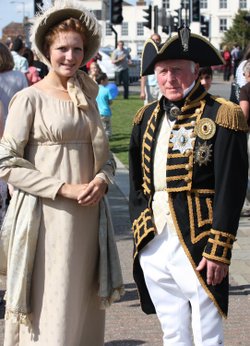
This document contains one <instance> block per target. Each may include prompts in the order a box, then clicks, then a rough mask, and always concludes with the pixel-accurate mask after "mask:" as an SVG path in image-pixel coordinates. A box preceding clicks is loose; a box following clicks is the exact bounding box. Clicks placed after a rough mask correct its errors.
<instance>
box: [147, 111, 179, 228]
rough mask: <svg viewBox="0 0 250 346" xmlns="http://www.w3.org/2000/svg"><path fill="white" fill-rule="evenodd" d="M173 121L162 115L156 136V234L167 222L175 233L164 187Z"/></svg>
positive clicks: (154, 204) (153, 205) (154, 200)
mask: <svg viewBox="0 0 250 346" xmlns="http://www.w3.org/2000/svg"><path fill="white" fill-rule="evenodd" d="M173 125H174V121H172V122H171V121H169V120H168V118H167V116H166V115H165V116H163V119H162V122H161V124H160V130H159V132H158V136H157V138H156V148H155V154H154V186H155V193H154V196H153V202H152V209H153V214H154V222H155V225H156V228H157V232H158V234H160V233H161V232H162V230H163V228H164V226H165V224H166V223H167V225H168V229H169V231H170V232H174V233H176V230H175V227H174V223H173V219H172V217H171V215H170V209H169V203H168V193H167V191H166V190H165V189H166V165H167V154H168V143H169V137H170V133H171V129H172V127H173Z"/></svg>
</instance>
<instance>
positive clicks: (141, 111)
mask: <svg viewBox="0 0 250 346" xmlns="http://www.w3.org/2000/svg"><path fill="white" fill-rule="evenodd" d="M153 102H155V101H153ZM153 102H151V103H153ZM151 103H148V104H146V105H145V106H143V107H141V108H140V109H139V110H138V111H137V113H136V115H135V117H134V119H133V125H138V124H140V122H141V121H142V118H143V114H144V112H145V110H146V109H147V108H148V107H149V106H150V105H151Z"/></svg>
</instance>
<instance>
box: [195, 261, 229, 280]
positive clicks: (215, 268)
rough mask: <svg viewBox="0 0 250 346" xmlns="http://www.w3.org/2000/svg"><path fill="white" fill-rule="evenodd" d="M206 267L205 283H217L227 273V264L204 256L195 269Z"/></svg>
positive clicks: (199, 269)
mask: <svg viewBox="0 0 250 346" xmlns="http://www.w3.org/2000/svg"><path fill="white" fill-rule="evenodd" d="M205 267H207V284H208V285H213V286H215V285H218V284H220V283H221V281H222V280H223V279H224V278H225V277H226V276H227V274H228V265H227V264H225V263H222V262H219V261H212V260H208V259H206V258H205V257H203V258H202V260H201V261H200V263H199V265H198V267H197V268H196V270H197V271H199V272H200V271H202V270H203V269H204V268H205Z"/></svg>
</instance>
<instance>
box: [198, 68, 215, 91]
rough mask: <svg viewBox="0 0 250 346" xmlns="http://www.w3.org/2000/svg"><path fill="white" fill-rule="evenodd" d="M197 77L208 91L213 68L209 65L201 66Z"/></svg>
mask: <svg viewBox="0 0 250 346" xmlns="http://www.w3.org/2000/svg"><path fill="white" fill-rule="evenodd" d="M199 77H200V80H201V84H202V85H203V86H204V88H205V89H206V91H208V90H209V89H210V87H211V84H212V80H213V70H212V68H211V67H210V66H206V67H201V68H200V70H199Z"/></svg>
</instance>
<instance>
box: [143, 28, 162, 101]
mask: <svg viewBox="0 0 250 346" xmlns="http://www.w3.org/2000/svg"><path fill="white" fill-rule="evenodd" d="M150 38H151V40H153V41H154V42H155V44H156V45H159V44H160V43H161V36H160V35H159V34H157V33H154V34H152V35H151V37H150ZM159 93H160V90H159V86H158V83H157V80H156V77H155V74H152V75H149V76H142V77H141V93H140V98H141V99H142V100H144V105H146V104H147V103H149V102H152V101H155V100H158V98H159Z"/></svg>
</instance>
